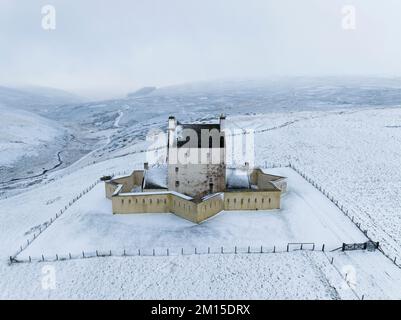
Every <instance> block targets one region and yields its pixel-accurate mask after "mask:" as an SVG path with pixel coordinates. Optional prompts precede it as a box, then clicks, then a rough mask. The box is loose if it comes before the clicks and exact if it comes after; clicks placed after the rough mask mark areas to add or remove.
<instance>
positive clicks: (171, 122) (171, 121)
mask: <svg viewBox="0 0 401 320" xmlns="http://www.w3.org/2000/svg"><path fill="white" fill-rule="evenodd" d="M176 126H177V121H176V120H175V117H174V116H169V117H168V127H167V129H168V130H175V127H176Z"/></svg>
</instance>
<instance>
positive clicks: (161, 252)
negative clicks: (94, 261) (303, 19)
mask: <svg viewBox="0 0 401 320" xmlns="http://www.w3.org/2000/svg"><path fill="white" fill-rule="evenodd" d="M329 249H330V248H327V247H326V245H325V244H316V243H313V242H308V243H288V244H286V245H278V246H275V245H273V246H271V245H269V246H263V245H261V246H255V245H249V246H219V247H217V246H214V247H210V246H209V247H180V248H178V247H174V248H162V247H155V248H140V249H120V250H118V249H115V250H95V251H84V250H82V251H81V252H79V253H67V254H53V255H46V254H40V255H39V256H27V257H21V258H17V257H10V263H27V262H28V263H30V262H55V261H65V260H76V259H89V258H100V257H140V256H145V257H146V256H148V257H150V256H154V257H156V256H158V257H160V256H186V255H207V254H214V255H215V254H274V253H286V252H294V251H322V252H325V251H326V250H329Z"/></svg>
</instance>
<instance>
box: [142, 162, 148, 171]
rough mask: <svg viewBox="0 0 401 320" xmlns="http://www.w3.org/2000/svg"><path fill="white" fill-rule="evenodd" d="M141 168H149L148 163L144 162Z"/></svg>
mask: <svg viewBox="0 0 401 320" xmlns="http://www.w3.org/2000/svg"><path fill="white" fill-rule="evenodd" d="M143 169H144V170H149V163H148V162H145V163H144V164H143Z"/></svg>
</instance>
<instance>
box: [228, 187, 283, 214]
mask: <svg viewBox="0 0 401 320" xmlns="http://www.w3.org/2000/svg"><path fill="white" fill-rule="evenodd" d="M280 195H281V192H280V191H279V190H278V191H257V190H255V191H235V192H225V193H224V210H271V209H279V208H280Z"/></svg>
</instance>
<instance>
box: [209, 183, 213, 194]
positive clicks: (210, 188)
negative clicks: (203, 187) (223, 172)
mask: <svg viewBox="0 0 401 320" xmlns="http://www.w3.org/2000/svg"><path fill="white" fill-rule="evenodd" d="M209 192H213V183H209Z"/></svg>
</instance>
